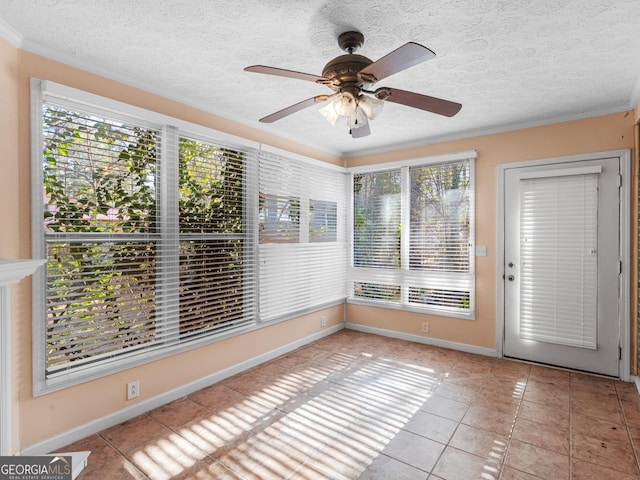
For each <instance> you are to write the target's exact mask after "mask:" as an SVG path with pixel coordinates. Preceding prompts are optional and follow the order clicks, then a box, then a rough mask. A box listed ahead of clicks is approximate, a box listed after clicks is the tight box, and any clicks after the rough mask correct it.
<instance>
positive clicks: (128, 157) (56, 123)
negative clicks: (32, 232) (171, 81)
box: [42, 104, 161, 375]
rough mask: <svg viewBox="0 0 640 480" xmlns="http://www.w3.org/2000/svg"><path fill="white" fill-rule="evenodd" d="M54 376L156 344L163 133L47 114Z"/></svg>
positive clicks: (59, 110)
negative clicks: (159, 172) (159, 175)
mask: <svg viewBox="0 0 640 480" xmlns="http://www.w3.org/2000/svg"><path fill="white" fill-rule="evenodd" d="M42 115H43V137H44V146H43V147H44V156H43V164H42V168H43V176H44V189H43V190H42V199H43V203H44V217H43V224H42V226H43V231H44V239H43V240H44V244H45V246H46V255H47V269H46V270H47V272H46V284H47V298H46V304H47V319H46V352H47V353H46V371H47V374H48V375H49V374H53V373H55V372H58V371H61V370H65V369H68V368H70V367H72V366H73V365H79V364H85V363H87V362H90V361H92V360H95V359H102V358H105V357H109V356H112V355H115V354H117V353H118V352H129V351H132V350H139V349H143V348H145V346H147V345H150V344H153V343H154V342H155V341H156V324H157V321H158V319H157V316H156V300H157V290H156V271H155V270H156V264H157V259H158V244H159V240H160V238H159V235H158V232H159V225H158V223H157V218H158V202H157V161H156V159H157V157H158V156H159V154H160V150H161V141H160V138H161V134H160V130H159V128H156V129H153V128H144V127H137V126H134V125H127V124H124V123H122V122H119V121H117V120H114V119H106V118H101V117H97V116H93V115H90V114H87V113H83V112H79V111H73V110H70V109H67V108H64V107H63V106H59V105H55V104H45V105H44V108H43V113H42Z"/></svg>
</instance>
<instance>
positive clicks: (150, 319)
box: [34, 96, 257, 388]
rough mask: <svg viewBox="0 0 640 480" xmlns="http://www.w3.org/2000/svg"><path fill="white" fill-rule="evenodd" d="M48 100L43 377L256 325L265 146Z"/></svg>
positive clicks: (58, 380)
mask: <svg viewBox="0 0 640 480" xmlns="http://www.w3.org/2000/svg"><path fill="white" fill-rule="evenodd" d="M44 100H45V101H44V103H43V105H42V113H41V116H40V117H39V120H40V128H41V129H42V130H41V132H40V134H41V135H40V136H41V138H42V140H43V144H42V152H43V155H42V156H41V157H40V159H37V157H34V158H35V160H34V161H39V165H38V164H36V165H35V168H40V169H41V172H40V173H41V176H40V178H42V181H43V184H42V190H41V193H40V194H39V195H40V201H36V202H35V203H36V204H39V205H36V206H35V207H34V208H35V210H34V211H35V212H39V213H38V214H37V216H39V218H41V219H42V220H41V223H40V226H39V227H36V228H37V230H36V231H34V242H35V243H34V251H35V254H36V255H37V256H41V255H43V256H46V258H47V268H46V279H45V289H44V290H45V291H44V297H45V298H44V299H42V301H44V302H45V303H46V306H45V307H44V311H43V313H42V315H41V316H42V317H43V318H46V320H43V322H44V323H46V324H45V325H43V333H42V335H40V334H39V333H37V332H36V334H35V336H36V337H37V338H42V346H41V348H43V349H44V350H45V351H46V353H45V355H44V361H43V364H42V365H36V364H35V363H36V362H34V374H35V376H36V377H37V380H38V382H39V384H40V385H41V388H47V386H58V385H64V384H66V383H74V381H75V379H76V378H85V377H88V378H91V377H92V376H95V375H98V374H103V373H109V372H112V371H114V370H117V369H118V368H124V366H126V365H130V364H131V362H132V361H136V359H137V358H145V359H150V358H154V356H156V357H157V356H162V355H166V352H169V351H175V349H176V348H178V347H180V346H181V345H188V344H194V343H193V342H196V341H198V342H203V341H210V340H208V339H211V338H214V337H215V336H217V335H219V334H221V333H227V332H232V331H234V330H236V329H238V328H240V327H244V326H247V325H250V324H252V323H254V322H255V320H256V304H257V290H256V286H257V268H256V254H257V250H256V237H257V232H256V217H257V209H256V208H255V207H254V205H257V194H256V191H257V171H256V170H257V169H256V167H255V166H256V165H257V151H256V150H253V149H250V148H243V147H240V146H235V145H231V144H228V143H225V142H222V143H221V142H217V141H215V140H212V139H210V138H203V137H202V136H198V135H191V134H189V133H181V132H179V131H178V130H177V129H175V128H172V127H169V126H166V125H155V126H154V125H153V124H151V123H150V122H146V121H145V120H144V119H141V120H140V122H139V123H136V122H135V121H133V120H132V119H131V117H129V116H125V115H122V116H119V115H118V114H117V113H112V114H106V113H105V112H106V110H105V111H99V112H100V113H88V112H91V110H92V108H91V107H89V106H87V107H86V108H84V107H83V106H82V105H79V104H78V103H73V104H69V105H67V104H65V102H64V101H62V100H59V99H57V98H51V99H49V98H46V96H45V99H44ZM96 112H98V110H96ZM34 198H37V197H34ZM40 202H41V203H40ZM34 225H35V223H34ZM35 318H36V320H37V321H39V320H38V319H39V318H40V317H38V316H36V317H35ZM38 328H39V325H36V329H38ZM92 372H93V373H92Z"/></svg>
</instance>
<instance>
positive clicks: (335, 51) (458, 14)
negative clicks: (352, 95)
mask: <svg viewBox="0 0 640 480" xmlns="http://www.w3.org/2000/svg"><path fill="white" fill-rule="evenodd" d="M350 29H355V30H359V31H361V32H362V33H363V34H364V35H365V45H364V47H363V48H362V49H361V50H360V51H359V53H360V54H362V55H365V56H367V57H369V58H371V59H372V60H376V59H378V58H380V57H381V56H383V55H385V54H386V53H388V52H389V51H391V50H393V49H395V48H397V47H399V46H400V45H403V44H404V43H406V42H408V41H415V42H418V43H421V44H423V45H425V46H427V47H429V48H430V49H432V50H433V51H434V52H435V53H436V54H437V57H436V58H435V59H433V60H431V61H429V62H426V63H423V64H421V65H418V66H415V67H412V68H411V69H409V70H405V71H403V72H401V73H398V74H396V75H393V76H391V77H388V78H387V79H385V80H384V81H382V82H380V83H379V84H378V85H377V86H382V85H384V86H389V87H396V88H400V89H404V90H411V91H415V92H418V93H424V94H427V95H432V96H436V97H441V98H446V99H449V100H453V101H456V102H459V103H462V105H463V107H462V110H461V111H460V113H459V114H458V115H457V116H456V117H453V118H446V117H441V116H438V115H435V114H431V113H428V112H424V111H421V110H416V109H412V108H410V107H405V106H401V105H395V104H390V103H387V104H386V105H385V107H384V109H383V111H382V113H381V114H380V116H379V117H378V118H377V119H375V120H374V121H373V122H372V125H371V130H372V133H371V135H370V136H369V137H365V138H361V139H352V138H351V137H350V136H349V135H348V133H347V129H346V126H344V125H341V124H339V125H336V126H335V127H331V126H330V125H329V124H328V123H327V122H326V120H324V118H322V117H321V116H320V114H318V112H317V110H318V108H317V107H311V108H309V109H307V110H304V111H301V112H298V113H296V114H293V115H291V116H290V117H288V118H286V119H284V120H281V121H279V122H276V123H274V124H270V125H264V124H260V123H259V122H258V121H257V120H258V118H261V117H263V116H265V115H267V114H270V113H273V112H275V111H277V110H280V109H282V108H284V107H286V106H288V105H290V104H293V103H296V102H299V101H301V100H304V99H306V98H309V97H312V96H314V95H318V94H321V93H331V91H330V90H329V89H328V88H327V87H324V86H322V85H316V84H313V83H310V82H305V81H301V80H294V79H287V78H278V77H273V76H267V75H259V74H255V73H247V72H244V71H243V68H244V67H245V66H248V65H253V64H263V65H269V66H274V67H279V68H285V69H290V70H297V71H301V72H306V73H312V74H316V75H320V74H321V72H322V68H323V66H324V65H325V64H326V63H327V62H328V61H329V60H331V59H332V58H334V57H336V56H338V55H341V54H342V53H343V52H342V51H341V50H340V49H339V48H338V46H337V43H336V38H337V35H338V34H339V33H341V32H343V31H345V30H350ZM0 35H2V36H4V37H5V38H7V39H8V40H10V41H12V42H13V43H14V44H16V45H18V46H19V47H21V48H23V49H25V50H29V51H32V52H36V53H39V54H42V55H44V56H47V57H51V58H53V59H56V60H60V61H63V62H66V63H69V64H72V65H75V66H79V67H81V68H84V69H87V70H90V71H94V72H97V73H100V74H102V75H105V76H107V77H109V78H113V79H116V80H119V81H122V82H124V83H128V84H131V85H134V86H138V87H141V88H144V89H147V90H150V91H152V92H154V93H158V94H160V95H163V96H166V97H169V98H172V99H176V100H179V101H182V102H185V103H187V104H190V105H194V106H197V107H199V108H202V109H204V110H207V111H210V112H213V113H216V114H219V115H222V116H224V117H227V118H230V119H234V120H237V121H240V122H242V123H243V124H246V125H250V126H253V127H256V128H261V129H263V130H265V131H268V132H271V133H274V134H277V135H280V136H283V137H286V138H289V139H292V140H295V141H298V142H301V143H303V144H307V145H311V146H314V147H319V148H321V149H323V150H326V151H329V152H333V153H340V154H342V155H345V156H352V155H354V154H357V153H363V152H371V151H379V150H387V149H390V148H395V147H398V146H402V145H415V144H423V143H429V142H435V141H439V140H442V139H448V138H458V137H464V136H470V135H474V134H479V133H486V132H493V131H501V130H509V129H513V128H519V127H523V126H528V125H536V124H541V123H548V122H551V121H558V120H567V119H572V118H580V117H586V116H591V115H596V114H600V113H609V112H619V111H624V110H628V109H631V108H633V107H634V106H635V103H636V102H637V101H638V99H639V90H640V84H639V77H640V1H639V0H535V1H534V0H428V1H427V0H393V1H390V0H386V1H379V0H355V1H353V0H346V1H334V0H329V1H323V2H321V1H316V0H234V1H218V0H216V1H214V0H172V1H169V0H135V1H132V0H99V1H97V0H96V1H88V0H0Z"/></svg>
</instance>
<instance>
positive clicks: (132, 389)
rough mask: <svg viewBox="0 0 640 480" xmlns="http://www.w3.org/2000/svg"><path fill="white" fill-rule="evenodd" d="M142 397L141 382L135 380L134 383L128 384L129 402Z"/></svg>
mask: <svg viewBox="0 0 640 480" xmlns="http://www.w3.org/2000/svg"><path fill="white" fill-rule="evenodd" d="M138 395H140V382H139V381H138V380H134V381H133V382H129V383H127V400H131V399H133V398H136V397H137V396H138Z"/></svg>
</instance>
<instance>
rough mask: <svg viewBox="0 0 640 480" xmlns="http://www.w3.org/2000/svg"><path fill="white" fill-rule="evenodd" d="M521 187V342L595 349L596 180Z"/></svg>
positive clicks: (531, 181) (536, 181) (534, 181)
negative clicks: (530, 340) (539, 342)
mask: <svg viewBox="0 0 640 480" xmlns="http://www.w3.org/2000/svg"><path fill="white" fill-rule="evenodd" d="M520 182H521V197H520V225H521V227H520V257H521V261H520V263H521V274H520V276H521V279H520V281H521V283H522V285H523V287H526V288H522V289H521V292H522V293H521V298H520V337H521V338H524V339H532V340H538V341H543V342H548V343H554V344H560V345H569V346H574V347H581V348H589V349H595V348H596V347H597V345H596V339H597V286H598V285H597V274H598V270H597V269H598V254H597V252H598V245H597V234H598V232H597V215H598V209H597V205H598V175H597V174H584V175H564V176H560V177H548V178H528V179H522V180H520Z"/></svg>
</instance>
